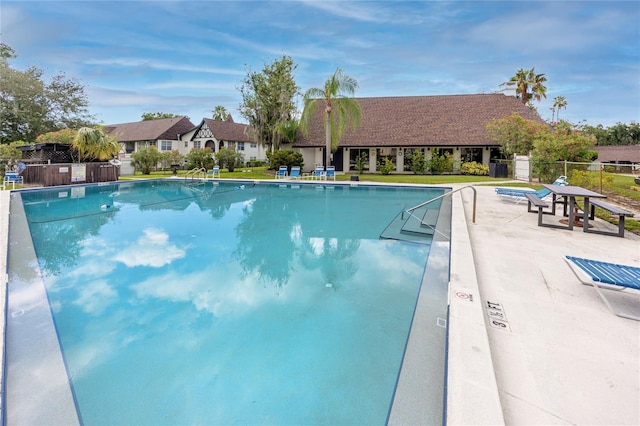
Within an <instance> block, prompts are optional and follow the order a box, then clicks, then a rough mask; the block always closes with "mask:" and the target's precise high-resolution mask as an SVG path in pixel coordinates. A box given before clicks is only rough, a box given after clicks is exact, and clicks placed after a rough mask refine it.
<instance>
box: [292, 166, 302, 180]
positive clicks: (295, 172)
mask: <svg viewBox="0 0 640 426" xmlns="http://www.w3.org/2000/svg"><path fill="white" fill-rule="evenodd" d="M289 179H296V180H297V179H300V166H291V173H290V174H289Z"/></svg>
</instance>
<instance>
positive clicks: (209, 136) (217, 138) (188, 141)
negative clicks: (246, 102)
mask: <svg viewBox="0 0 640 426" xmlns="http://www.w3.org/2000/svg"><path fill="white" fill-rule="evenodd" d="M180 138H181V141H183V143H184V146H185V148H188V149H189V150H191V149H192V148H209V149H211V150H212V151H213V152H218V151H220V149H221V148H232V149H235V150H237V151H238V152H240V153H241V154H243V155H244V160H245V162H247V161H250V160H266V158H267V157H266V152H265V149H264V147H263V146H261V145H259V144H258V143H256V142H255V141H254V140H253V138H251V137H250V136H249V126H247V125H246V124H239V123H234V122H233V118H232V117H231V115H229V118H228V119H227V120H225V121H220V120H213V119H211V118H204V119H202V121H201V122H200V124H199V125H198V126H196V127H194V128H193V129H191V130H189V131H188V132H186V133H184V134H183V135H181V136H180Z"/></svg>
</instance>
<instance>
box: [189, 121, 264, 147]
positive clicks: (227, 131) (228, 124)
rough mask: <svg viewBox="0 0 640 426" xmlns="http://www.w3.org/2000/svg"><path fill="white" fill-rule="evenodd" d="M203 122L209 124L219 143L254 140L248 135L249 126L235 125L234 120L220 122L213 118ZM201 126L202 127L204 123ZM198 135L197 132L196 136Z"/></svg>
mask: <svg viewBox="0 0 640 426" xmlns="http://www.w3.org/2000/svg"><path fill="white" fill-rule="evenodd" d="M203 122H204V123H207V126H209V129H211V131H212V132H213V136H215V138H216V139H217V140H219V141H220V140H223V141H233V142H253V139H252V138H251V137H250V136H249V135H248V133H249V132H248V131H247V130H248V128H249V126H247V125H246V124H239V123H234V122H233V120H227V121H220V120H213V119H211V118H205V119H204V120H203ZM200 126H202V123H201V124H200ZM197 133H198V132H197V131H196V132H195V133H194V135H196V134H197Z"/></svg>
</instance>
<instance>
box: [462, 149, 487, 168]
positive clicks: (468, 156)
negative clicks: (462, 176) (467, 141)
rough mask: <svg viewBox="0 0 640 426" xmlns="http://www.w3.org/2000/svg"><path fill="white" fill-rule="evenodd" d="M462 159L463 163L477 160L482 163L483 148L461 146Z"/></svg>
mask: <svg viewBox="0 0 640 426" xmlns="http://www.w3.org/2000/svg"><path fill="white" fill-rule="evenodd" d="M460 159H461V160H462V162H463V163H470V162H472V161H475V162H476V163H480V164H482V148H461V149H460Z"/></svg>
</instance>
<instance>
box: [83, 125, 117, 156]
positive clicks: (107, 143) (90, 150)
mask: <svg viewBox="0 0 640 426" xmlns="http://www.w3.org/2000/svg"><path fill="white" fill-rule="evenodd" d="M73 147H74V148H75V149H76V150H77V151H78V153H79V154H80V160H84V159H87V158H88V159H92V160H101V161H106V160H110V159H112V158H113V157H114V156H116V155H117V154H118V152H120V149H121V146H120V144H119V143H118V141H117V140H116V139H114V138H112V137H110V136H107V135H106V134H105V133H104V132H103V131H102V129H100V128H91V127H82V128H81V129H80V130H78V133H77V134H76V137H75V138H74V140H73Z"/></svg>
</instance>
